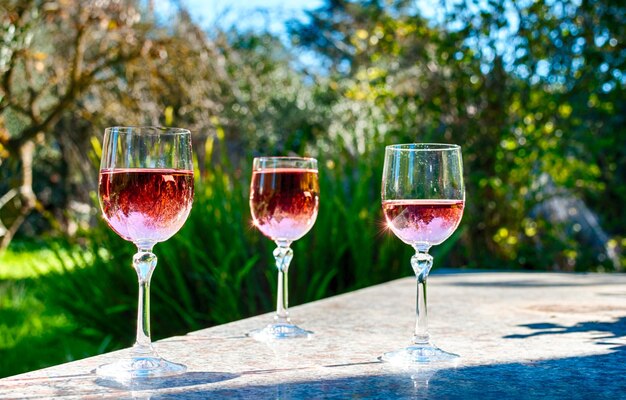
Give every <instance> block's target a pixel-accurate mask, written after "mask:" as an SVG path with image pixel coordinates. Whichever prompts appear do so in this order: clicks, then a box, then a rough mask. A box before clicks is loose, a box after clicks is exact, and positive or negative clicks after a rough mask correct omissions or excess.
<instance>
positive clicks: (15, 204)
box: [0, 0, 626, 377]
mask: <svg viewBox="0 0 626 400" xmlns="http://www.w3.org/2000/svg"><path fill="white" fill-rule="evenodd" d="M172 4H173V5H174V6H173V10H174V11H172V15H170V16H169V17H168V18H164V17H163V16H161V15H159V14H158V12H156V11H155V10H154V7H153V6H152V2H147V3H146V2H144V1H138V0H118V1H113V0H111V1H101V2H82V1H79V0H65V1H57V0H8V1H5V2H3V3H2V4H0V24H1V25H2V29H0V235H1V236H0V240H1V242H0V305H1V307H0V377H3V376H9V375H14V374H18V373H21V372H26V371H30V370H33V369H38V368H43V367H45V366H49V365H55V364H60V363H62V362H67V361H71V360H75V359H79V358H83V357H87V356H90V355H95V354H101V353H104V352H109V351H112V350H115V349H119V348H124V347H128V346H129V345H131V344H132V342H133V340H134V324H135V317H136V304H137V286H136V285H137V283H136V276H135V272H134V271H133V270H132V268H130V266H131V265H130V263H131V261H130V260H131V258H132V255H133V254H134V252H135V248H134V246H133V245H132V244H131V243H128V242H126V241H124V240H123V239H121V238H120V237H118V236H117V235H116V234H115V233H114V232H113V231H111V229H110V228H109V227H108V226H107V225H106V223H105V222H104V221H103V219H102V217H101V211H100V208H99V201H98V190H97V182H98V170H99V165H100V157H101V154H102V138H103V132H104V129H105V128H106V127H109V126H119V125H124V126H132V125H159V126H177V127H183V128H188V129H190V130H191V132H192V135H193V148H194V174H195V176H194V181H195V197H194V202H193V208H192V211H191V215H190V216H189V218H188V220H187V222H186V223H185V225H184V227H183V228H182V229H181V230H180V232H179V233H178V234H176V235H175V236H174V237H173V238H172V239H170V240H168V241H166V242H163V243H159V244H157V246H156V247H155V249H154V252H155V254H156V255H157V257H158V260H159V261H158V266H157V268H156V272H155V274H154V278H153V281H152V305H151V308H152V310H151V315H152V322H153V326H154V329H153V337H154V339H159V338H163V337H168V336H172V335H178V334H184V333H187V332H190V331H193V330H198V329H202V328H206V327H209V326H213V325H217V324H223V323H226V322H229V321H234V320H238V319H241V318H244V317H248V316H252V315H257V314H259V313H263V312H268V311H271V310H272V309H273V305H274V300H273V299H274V297H273V296H274V293H275V292H276V276H275V274H276V271H275V268H274V265H273V263H274V260H273V258H272V257H271V252H272V250H273V247H274V246H273V244H272V243H271V241H269V240H267V239H265V238H264V237H262V235H261V234H260V233H259V232H258V230H256V229H255V228H254V226H253V225H252V219H251V216H250V208H249V187H250V177H251V171H252V159H253V157H255V156H260V155H301V156H309V157H315V158H317V159H318V161H319V179H320V208H319V214H318V217H317V221H316V223H315V226H314V227H313V229H312V230H311V232H309V234H307V235H306V236H305V237H304V238H302V239H301V240H298V241H297V242H295V243H294V245H293V249H294V253H295V254H296V255H297V256H295V257H294V259H293V262H292V266H291V268H290V274H289V277H290V282H289V285H290V294H289V297H290V300H291V304H292V305H297V304H302V303H305V302H310V301H314V300H318V299H321V298H325V297H328V296H332V295H335V294H339V293H345V292H348V291H352V290H355V289H358V288H363V287H367V286H371V285H374V284H377V283H381V282H386V281H389V280H392V279H396V278H400V277H404V276H409V275H412V274H413V272H412V270H411V268H410V267H409V259H410V257H411V255H412V251H411V248H410V247H409V246H406V245H404V244H402V243H401V242H400V241H399V240H397V239H396V238H395V237H393V235H392V234H391V233H389V232H388V230H387V228H386V226H385V223H384V217H383V214H382V209H381V177H382V167H383V160H384V149H385V146H386V145H389V144H394V143H413V142H441V143H456V144H459V145H460V146H461V147H462V151H463V162H464V176H465V185H466V206H465V211H464V215H463V220H462V222H461V225H460V227H459V229H458V230H457V231H456V233H455V234H454V235H453V236H452V237H451V238H450V239H449V240H447V241H446V242H444V244H442V245H440V246H436V247H435V248H434V249H433V256H434V257H435V260H436V261H435V266H436V267H435V271H434V272H436V270H437V269H449V268H460V269H472V270H473V269H477V270H483V269H484V270H487V269H491V270H515V271H531V270H532V271H563V272H572V273H573V272H598V273H616V272H620V271H623V269H624V267H626V255H625V254H624V253H623V248H624V247H625V246H626V230H625V229H624V227H625V226H626V213H624V211H623V207H621V205H622V204H626V121H625V118H626V97H625V96H624V88H625V85H626V67H625V64H626V48H625V47H624V42H625V32H624V30H625V27H626V7H625V6H624V5H622V4H620V3H619V2H617V3H616V2H612V1H608V0H597V1H580V2H570V1H559V0H545V1H535V2H533V1H508V0H489V1H487V2H474V1H471V0H468V1H460V2H445V1H444V2H442V3H441V6H440V8H438V9H437V13H436V15H437V16H436V17H431V18H426V17H424V16H423V15H422V12H421V11H420V9H419V8H416V7H415V5H414V2H412V1H405V0H395V1H350V0H328V1H326V2H325V3H324V4H323V5H322V6H320V7H319V8H314V9H310V10H308V11H306V17H305V18H300V19H292V20H289V21H287V30H286V31H287V36H286V38H285V37H277V36H276V35H274V34H272V33H270V32H269V31H267V30H262V29H261V30H248V31H242V30H238V29H236V27H232V28H230V29H224V28H218V27H211V28H207V27H203V26H201V24H199V23H198V22H197V21H195V20H194V18H193V10H191V9H186V8H185V7H184V3H179V2H172ZM305 56H308V58H309V59H310V58H311V57H312V58H313V59H314V60H315V61H314V62H308V63H307V62H304V61H303V60H306V59H307V57H305Z"/></svg>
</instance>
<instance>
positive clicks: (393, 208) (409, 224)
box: [383, 200, 465, 245]
mask: <svg viewBox="0 0 626 400" xmlns="http://www.w3.org/2000/svg"><path fill="white" fill-rule="evenodd" d="M464 204H465V203H464V201H463V200H385V201H383V212H384V213H385V218H386V219H387V225H388V226H389V227H390V228H391V230H392V231H393V233H395V235H396V236H398V237H399V238H400V239H401V240H402V241H403V242H405V243H407V244H410V245H413V244H416V243H428V244H429V245H437V244H440V243H442V242H443V241H444V240H446V239H447V238H448V237H449V236H450V235H452V232H454V230H455V229H456V228H457V226H459V222H461V217H462V216H463V207H464Z"/></svg>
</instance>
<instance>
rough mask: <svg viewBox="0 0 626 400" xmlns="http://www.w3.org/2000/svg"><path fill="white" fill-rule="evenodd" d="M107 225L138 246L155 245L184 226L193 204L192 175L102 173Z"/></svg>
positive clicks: (152, 171)
mask: <svg viewBox="0 0 626 400" xmlns="http://www.w3.org/2000/svg"><path fill="white" fill-rule="evenodd" d="M99 192H100V206H101V207H102V212H103V214H104V218H105V219H106V221H107V223H108V224H109V226H110V227H111V229H113V230H114V231H115V232H116V233H117V234H118V235H120V236H121V237H122V238H124V239H126V240H128V241H131V242H133V243H135V244H139V243H142V244H144V243H145V244H154V243H156V242H162V241H164V240H167V239H169V238H170V237H172V236H173V235H174V234H175V233H176V232H178V230H179V229H180V228H181V227H182V226H183V224H184V223H185V220H186V219H187V216H188V215H189V212H190V211H191V203H192V202H193V171H186V170H175V169H142V168H123V169H122V168H120V169H106V170H101V171H100V183H99Z"/></svg>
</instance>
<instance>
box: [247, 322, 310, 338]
mask: <svg viewBox="0 0 626 400" xmlns="http://www.w3.org/2000/svg"><path fill="white" fill-rule="evenodd" d="M311 335H313V332H311V331H307V330H305V329H302V328H300V327H299V326H296V325H293V324H269V325H267V326H266V327H265V328H263V329H255V330H253V331H251V332H249V333H248V336H250V337H251V338H253V339H255V340H259V341H266V340H283V339H308V338H310V337H311Z"/></svg>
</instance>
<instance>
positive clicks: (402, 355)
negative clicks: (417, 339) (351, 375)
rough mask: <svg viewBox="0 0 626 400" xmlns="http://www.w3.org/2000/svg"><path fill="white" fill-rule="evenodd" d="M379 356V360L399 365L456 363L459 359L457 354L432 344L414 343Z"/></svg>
mask: <svg viewBox="0 0 626 400" xmlns="http://www.w3.org/2000/svg"><path fill="white" fill-rule="evenodd" d="M379 358H380V360H381V361H384V362H388V363H390V364H392V365H397V366H400V367H411V366H425V365H433V364H443V363H457V362H458V360H459V356H458V355H457V354H453V353H448V352H447V351H443V350H441V349H440V348H438V347H437V346H434V345H432V344H424V345H417V344H415V345H412V346H409V347H405V348H404V349H400V350H395V351H390V352H388V353H385V354H383V355H382V356H380V357H379Z"/></svg>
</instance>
